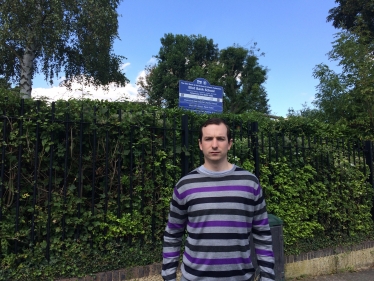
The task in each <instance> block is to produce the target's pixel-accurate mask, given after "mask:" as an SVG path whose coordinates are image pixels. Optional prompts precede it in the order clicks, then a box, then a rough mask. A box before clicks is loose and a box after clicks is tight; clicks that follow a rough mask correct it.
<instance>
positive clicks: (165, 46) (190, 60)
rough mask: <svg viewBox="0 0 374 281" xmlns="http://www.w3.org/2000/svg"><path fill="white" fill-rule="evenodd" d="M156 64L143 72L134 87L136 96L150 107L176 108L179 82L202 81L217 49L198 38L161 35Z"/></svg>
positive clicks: (210, 42)
mask: <svg viewBox="0 0 374 281" xmlns="http://www.w3.org/2000/svg"><path fill="white" fill-rule="evenodd" d="M155 58H156V59H157V64H156V65H152V66H148V67H147V68H146V76H145V78H143V79H141V80H140V81H139V83H138V85H139V86H140V90H139V93H140V94H141V95H142V96H144V97H146V98H147V100H148V102H149V103H150V104H154V105H158V106H165V107H169V108H172V107H177V106H178V99H179V94H178V93H179V88H178V87H179V80H187V81H189V80H191V79H192V81H193V80H194V79H195V78H197V77H202V78H206V77H207V73H208V68H207V66H208V65H209V64H210V63H211V62H212V61H216V60H217V58H218V48H217V45H216V44H214V43H213V40H212V39H207V38H206V37H203V36H201V35H198V36H196V35H191V36H186V35H180V34H177V35H174V34H171V33H169V34H165V36H164V37H163V38H161V48H160V51H159V52H158V55H156V56H155Z"/></svg>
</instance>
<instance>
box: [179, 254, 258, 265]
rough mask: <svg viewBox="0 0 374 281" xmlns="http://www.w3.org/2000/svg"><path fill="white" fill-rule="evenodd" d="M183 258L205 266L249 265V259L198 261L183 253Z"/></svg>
mask: <svg viewBox="0 0 374 281" xmlns="http://www.w3.org/2000/svg"><path fill="white" fill-rule="evenodd" d="M184 255H185V257H186V258H187V259H188V260H189V261H190V262H192V263H195V264H205V265H224V264H241V263H244V264H249V263H251V262H252V261H251V258H250V257H248V258H230V259H198V258H193V257H191V256H190V255H189V254H188V253H186V252H185V253H184Z"/></svg>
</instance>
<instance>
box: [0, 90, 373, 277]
mask: <svg viewBox="0 0 374 281" xmlns="http://www.w3.org/2000/svg"><path fill="white" fill-rule="evenodd" d="M6 94H7V93H6V92H2V94H1V93H0V109H1V110H2V114H3V116H4V117H3V118H2V126H0V136H1V141H2V146H1V149H0V151H1V157H2V162H1V167H0V168H1V173H2V174H1V175H2V179H1V180H2V181H1V186H0V195H1V196H0V197H1V209H0V210H1V213H0V242H1V244H0V251H1V252H0V259H1V261H0V262H1V269H0V280H53V278H57V277H72V276H75V277H77V276H81V275H83V274H89V273H93V272H98V271H103V270H112V269H118V268H124V267H127V266H135V265H144V264H149V263H152V262H155V261H160V259H161V240H162V235H163V230H164V227H165V223H166V219H167V213H168V208H169V202H170V198H171V194H172V189H173V186H174V185H175V184H176V181H177V180H178V179H179V178H180V177H181V172H182V169H181V166H182V161H183V157H182V156H187V157H188V160H189V168H190V169H192V168H193V167H196V166H198V165H200V164H201V163H202V161H203V158H202V155H201V152H200V150H199V147H198V142H197V135H198V131H199V125H200V124H201V123H202V122H203V121H205V120H206V119H207V118H208V116H207V115H205V114H195V113H193V112H186V111H183V110H181V109H169V110H165V109H157V108H153V107H145V106H144V105H141V104H136V103H123V102H121V103H120V102H107V101H91V100H70V101H69V102H65V101H58V102H56V103H54V104H49V103H47V102H44V101H39V102H36V101H32V100H25V101H23V102H21V100H20V99H19V97H17V96H15V95H9V94H8V97H6ZM183 114H185V115H188V118H189V135H188V139H189V146H188V147H185V146H184V145H183V144H182V142H181V137H182V134H183V132H182V128H181V122H180V120H181V116H182V115H183ZM215 116H220V117H223V118H225V119H226V120H228V121H229V124H230V126H231V128H232V130H233V136H234V138H235V141H234V146H233V148H232V150H231V151H230V155H229V159H230V161H232V162H234V163H236V164H238V165H240V166H243V167H244V168H246V169H248V170H250V171H254V170H255V161H254V160H255V157H254V153H253V151H254V150H255V149H256V145H257V144H258V146H257V151H258V152H259V154H260V164H261V165H260V168H261V169H260V181H261V184H262V186H263V188H264V191H265V196H266V200H267V205H268V210H269V212H270V213H273V214H275V215H277V216H279V217H280V218H281V219H282V220H283V221H284V237H285V250H286V253H295V252H298V251H301V250H303V249H309V248H310V247H309V248H308V246H307V244H308V243H309V244H311V243H312V242H310V241H313V239H317V240H318V239H320V237H325V238H326V239H331V240H335V241H338V242H339V243H342V241H343V240H344V239H346V237H351V238H352V237H353V238H352V239H355V241H357V239H364V238H365V237H368V235H371V232H370V230H371V229H373V222H372V220H371V216H370V210H371V207H372V199H373V191H372V189H371V187H370V186H368V184H367V183H366V176H365V173H366V175H367V174H368V173H367V171H366V167H365V165H364V163H363V161H362V159H361V160H360V158H359V157H358V156H357V155H358V154H356V155H355V156H353V158H352V157H351V154H349V153H348V151H349V149H353V147H352V146H349V145H348V142H346V143H345V144H344V145H341V146H340V149H335V148H334V147H333V146H331V145H328V143H327V142H326V139H324V141H320V140H321V138H326V137H329V138H333V137H336V136H339V135H342V133H341V131H339V129H338V128H335V129H333V130H332V129H331V128H329V126H327V125H325V124H320V123H316V122H306V121H305V120H303V119H302V118H299V119H297V118H292V120H283V119H279V120H272V119H271V118H269V117H267V116H264V115H261V114H257V113H246V114H242V115H226V114H225V115H215ZM210 117H211V116H210ZM253 121H257V122H258V124H259V128H260V131H259V133H258V134H257V135H256V134H255V133H254V132H253V128H252V126H251V124H252V123H251V122H253ZM256 136H257V138H256ZM309 136H313V139H312V140H311V139H310V138H309ZM306 143H308V144H306ZM358 148H359V147H358ZM355 149H356V148H355ZM356 158H357V159H356ZM356 160H357V161H356ZM351 238H349V239H351ZM339 239H340V240H339ZM342 239H343V240H342ZM331 240H330V241H331ZM319 241H320V240H319ZM319 245H324V244H323V243H322V242H321V243H319Z"/></svg>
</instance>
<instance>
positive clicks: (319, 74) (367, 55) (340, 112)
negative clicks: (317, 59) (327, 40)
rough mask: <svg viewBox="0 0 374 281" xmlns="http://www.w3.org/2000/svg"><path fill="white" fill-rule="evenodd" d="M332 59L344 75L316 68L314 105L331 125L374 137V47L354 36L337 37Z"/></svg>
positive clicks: (323, 68) (363, 39)
mask: <svg viewBox="0 0 374 281" xmlns="http://www.w3.org/2000/svg"><path fill="white" fill-rule="evenodd" d="M329 59H330V60H333V61H338V62H339V65H340V66H341V67H342V72H341V73H336V72H334V71H333V70H331V69H330V68H329V67H328V66H327V65H325V64H320V65H317V66H316V67H315V69H314V73H313V75H314V77H315V78H317V79H319V81H320V82H319V85H318V86H317V90H318V92H317V94H316V100H315V102H314V104H315V105H316V106H317V107H318V108H319V109H320V110H321V111H322V112H323V115H324V118H325V119H326V121H328V122H338V121H344V122H346V123H347V124H348V125H349V126H350V127H351V128H355V129H357V130H358V131H360V133H364V134H366V135H367V136H369V135H371V136H373V133H372V132H373V131H374V64H373V61H374V56H373V46H372V44H367V39H366V38H363V37H362V36H358V35H357V34H355V33H352V32H349V31H345V32H341V33H339V34H338V37H337V39H336V41H335V42H334V44H333V50H332V51H331V52H329Z"/></svg>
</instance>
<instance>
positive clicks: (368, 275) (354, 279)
mask: <svg viewBox="0 0 374 281" xmlns="http://www.w3.org/2000/svg"><path fill="white" fill-rule="evenodd" d="M179 279H180V274H178V278H177V280H179ZM131 280H132V281H162V278H161V276H160V275H154V276H148V277H144V278H139V279H131ZM317 280H318V281H374V267H371V268H367V269H363V270H358V271H352V272H342V273H338V274H331V275H322V276H315V277H299V278H296V279H286V280H285V281H317Z"/></svg>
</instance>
